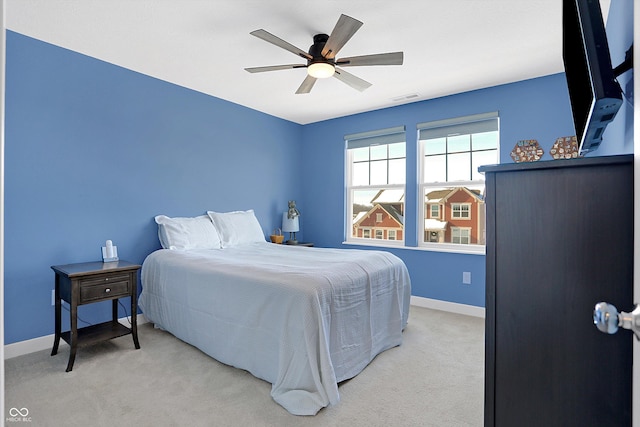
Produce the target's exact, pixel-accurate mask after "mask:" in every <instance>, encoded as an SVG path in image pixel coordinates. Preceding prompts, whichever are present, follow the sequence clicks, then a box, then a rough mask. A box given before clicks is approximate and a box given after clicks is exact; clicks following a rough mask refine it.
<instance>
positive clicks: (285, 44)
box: [249, 30, 311, 59]
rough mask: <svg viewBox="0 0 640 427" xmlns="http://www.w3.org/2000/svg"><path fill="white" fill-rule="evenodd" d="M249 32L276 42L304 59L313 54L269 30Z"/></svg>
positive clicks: (273, 42)
mask: <svg viewBox="0 0 640 427" xmlns="http://www.w3.org/2000/svg"><path fill="white" fill-rule="evenodd" d="M249 34H251V35H252V36H256V37H258V38H259V39H262V40H264V41H266V42H269V43H271V44H274V45H276V46H278V47H281V48H282V49H285V50H288V51H289V52H291V53H294V54H296V55H298V56H301V57H303V58H304V59H311V55H309V54H308V53H307V52H305V51H304V50H302V49H300V48H298V47H296V46H294V45H292V44H291V43H289V42H286V41H284V40H282V39H281V38H280V37H276V36H274V35H273V34H271V33H270V32H268V31H265V30H255V31H252V32H250V33H249Z"/></svg>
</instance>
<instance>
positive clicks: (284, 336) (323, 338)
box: [140, 242, 411, 415]
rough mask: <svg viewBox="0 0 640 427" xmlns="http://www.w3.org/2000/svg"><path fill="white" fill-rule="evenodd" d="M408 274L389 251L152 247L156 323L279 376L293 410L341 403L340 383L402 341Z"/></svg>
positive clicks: (258, 371) (269, 377)
mask: <svg viewBox="0 0 640 427" xmlns="http://www.w3.org/2000/svg"><path fill="white" fill-rule="evenodd" d="M410 287H411V285H410V279H409V274H408V272H407V269H406V267H405V265H404V263H403V262H402V261H401V260H400V259H399V258H397V257H396V256H394V255H393V254H390V253H388V252H383V251H368V250H350V249H328V248H307V247H291V246H287V245H274V244H272V243H267V242H265V243H264V244H263V243H257V244H254V245H250V246H243V247H238V248H226V249H221V250H194V251H187V252H183V251H172V250H167V249H161V250H158V251H156V252H153V253H152V254H150V255H149V256H148V257H147V259H146V260H145V261H144V263H143V266H142V294H141V295H140V307H141V309H142V311H143V312H144V315H145V316H146V318H147V319H149V321H151V322H153V323H155V324H156V325H157V326H159V327H161V328H163V329H165V330H167V331H169V332H171V333H172V334H173V335H175V336H176V337H178V338H180V339H181V340H183V341H185V342H187V343H189V344H191V345H194V346H195V347H197V348H199V349H200V350H202V351H204V352H205V353H207V354H208V355H210V356H212V357H213V358H215V359H216V360H218V361H220V362H222V363H225V364H228V365H232V366H235V367H238V368H241V369H245V370H247V371H249V372H251V373H252V374H253V375H254V376H256V377H258V378H261V379H264V380H266V381H268V382H270V383H271V384H272V389H271V396H272V397H273V399H274V400H275V401H276V402H278V403H279V404H280V405H282V406H283V407H284V408H285V409H286V410H288V411H289V412H291V413H292V414H296V415H314V414H316V413H317V412H318V411H319V410H320V409H321V408H323V407H325V406H327V405H329V404H336V403H337V402H338V401H339V395H338V382H340V381H343V380H346V379H349V378H352V377H354V376H355V375H357V374H358V373H359V372H360V371H362V370H363V369H364V368H365V367H366V366H367V364H368V363H369V362H371V360H373V358H374V357H375V356H376V355H377V354H378V353H380V352H382V351H384V350H386V349H388V348H391V347H394V346H397V345H400V344H401V342H402V330H403V329H404V327H405V326H406V323H407V318H408V314H409V299H410V294H411V289H410Z"/></svg>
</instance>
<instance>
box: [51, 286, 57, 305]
mask: <svg viewBox="0 0 640 427" xmlns="http://www.w3.org/2000/svg"><path fill="white" fill-rule="evenodd" d="M51 305H56V290H55V289H51Z"/></svg>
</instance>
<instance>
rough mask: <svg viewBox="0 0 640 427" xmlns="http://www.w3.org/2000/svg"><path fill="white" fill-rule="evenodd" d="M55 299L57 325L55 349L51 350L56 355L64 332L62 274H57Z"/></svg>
mask: <svg viewBox="0 0 640 427" xmlns="http://www.w3.org/2000/svg"><path fill="white" fill-rule="evenodd" d="M54 292H55V300H54V304H55V306H56V308H55V312H56V314H55V315H56V319H55V322H56V326H55V331H54V332H55V337H54V339H53V349H52V350H51V355H52V356H55V355H56V354H58V345H59V344H60V334H61V332H62V307H61V305H62V304H61V302H60V276H58V275H57V274H56V287H55V291H54Z"/></svg>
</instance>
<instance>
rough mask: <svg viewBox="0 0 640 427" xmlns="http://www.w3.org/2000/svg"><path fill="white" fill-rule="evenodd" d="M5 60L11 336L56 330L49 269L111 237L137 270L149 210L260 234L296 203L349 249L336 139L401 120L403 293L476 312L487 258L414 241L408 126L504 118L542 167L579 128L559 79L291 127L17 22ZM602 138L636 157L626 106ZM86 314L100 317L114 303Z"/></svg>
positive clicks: (307, 222) (412, 131) (607, 149)
mask: <svg viewBox="0 0 640 427" xmlns="http://www.w3.org/2000/svg"><path fill="white" fill-rule="evenodd" d="M630 3H631V2H612V5H611V13H610V18H609V22H608V32H609V37H610V42H611V43H610V44H611V52H612V57H613V63H614V65H617V64H618V63H620V62H622V59H624V52H625V51H626V49H627V48H628V47H629V45H630V40H631V39H632V32H633V31H632V30H633V22H632V18H631V17H632V15H633V13H631V12H630V11H629V9H630V8H631V7H632V5H630ZM609 28H611V29H612V30H611V31H609ZM6 56H7V71H6V79H7V80H6V87H7V92H6V130H5V132H6V134H5V283H4V291H5V307H4V314H5V343H6V344H10V343H13V342H17V341H22V340H26V339H30V338H36V337H40V336H44V335H49V334H52V333H53V307H52V306H51V290H52V289H53V272H52V271H51V270H50V268H49V266H51V265H54V264H66V263H72V262H82V261H92V260H98V259H99V258H100V253H99V248H100V246H101V245H102V244H103V242H104V241H105V240H106V239H112V240H113V241H114V242H115V244H117V245H118V250H119V255H120V257H121V258H122V259H127V260H130V261H133V262H138V263H141V262H142V261H143V260H144V257H145V256H146V255H147V254H149V253H150V252H151V251H153V250H155V249H157V248H158V247H159V243H158V239H157V235H156V226H155V224H154V222H153V217H154V216H155V215H157V214H161V213H162V214H166V215H170V216H193V215H198V214H202V213H204V212H205V211H206V210H209V209H211V210H219V211H228V210H236V209H250V208H252V209H254V210H255V211H256V214H257V216H258V219H259V220H260V222H261V224H262V226H263V229H264V232H265V235H268V234H270V231H271V230H272V229H273V228H275V227H277V226H279V225H280V221H281V212H282V211H283V210H284V208H285V207H286V201H287V200H289V199H296V200H297V201H298V206H299V208H300V210H301V211H302V216H301V230H302V232H301V233H300V235H299V237H300V238H301V239H304V240H307V241H314V242H315V243H316V244H317V245H319V246H327V247H352V246H347V245H343V243H342V242H343V239H344V235H343V233H344V217H343V213H344V140H343V137H344V135H345V134H351V133H357V132H363V131H368V130H374V129H382V128H387V127H392V126H398V125H405V126H406V129H407V162H408V164H407V177H408V181H407V201H406V210H407V212H408V214H407V216H406V229H407V236H408V240H407V242H406V244H407V247H408V248H404V249H403V248H398V249H395V248H394V249H389V250H390V251H391V252H393V253H394V254H396V255H398V256H399V257H400V258H402V259H403V260H404V262H405V263H406V264H407V267H408V268H409V271H410V274H411V278H412V285H413V292H412V293H413V295H415V296H420V297H425V298H433V299H439V300H443V301H451V302H456V303H461V304H469V305H475V306H484V291H485V287H484V275H485V267H484V262H485V259H484V256H482V255H464V254H455V253H441V252H429V251H425V250H420V249H416V246H417V235H418V233H417V220H416V218H417V211H418V206H417V200H418V198H417V197H416V193H417V183H416V178H415V176H416V170H417V142H416V136H417V132H416V124H417V123H420V122H426V121H431V120H438V119H447V118H452V117H457V116H464V115H469V114H477V113H483V112H490V111H498V112H499V114H500V138H501V147H500V161H501V162H511V158H510V156H509V152H510V151H511V149H512V148H513V146H514V145H515V143H516V142H517V141H518V140H521V139H537V140H538V141H539V143H540V145H541V146H542V147H543V149H544V150H545V156H544V159H545V160H549V159H550V156H549V154H548V152H549V149H550V148H551V146H552V144H553V142H554V141H555V139H556V138H558V137H560V136H567V135H573V134H574V133H575V131H574V129H573V123H572V119H571V113H570V108H569V98H568V93H567V88H566V84H565V81H564V75H562V74H558V75H553V76H547V77H542V78H538V79H533V80H528V81H523V82H517V83H513V84H508V85H503V86H497V87H493V88H488V89H483V90H477V91H473V92H468V93H463V94H458V95H453V96H448V97H444V98H439V99H434V100H429V101H424V102H418V103H413V104H407V105H403V106H397V107H394V108H387V109H383V110H378V111H372V112H368V113H363V114H357V115H353V116H349V117H344V118H338V119H333V120H328V121H324V122H319V123H314V124H310V125H305V126H300V125H297V124H294V123H290V122H287V121H284V120H281V119H278V118H275V117H272V116H269V115H265V114H263V113H259V112H256V111H254V110H251V109H248V108H245V107H242V106H239V105H236V104H233V103H229V102H226V101H223V100H220V99H217V98H215V97H211V96H207V95H204V94H201V93H198V92H194V91H191V90H188V89H185V88H182V87H179V86H176V85H172V84H169V83H166V82H162V81H159V80H157V79H154V78H151V77H148V76H144V75H141V74H138V73H135V72H132V71H129V70H125V69H123V68H120V67H116V66H113V65H111V64H108V63H105V62H102V61H98V60H95V59H92V58H89V57H86V56H84V55H81V54H78V53H74V52H71V51H68V50H65V49H62V48H59V47H56V46H53V45H49V44H47V43H43V42H40V41H37V40H34V39H31V38H29V37H25V36H22V35H19V34H17V33H13V32H11V31H8V32H7V47H6ZM632 83H633V79H632V74H631V73H628V74H627V75H626V76H623V78H622V79H621V84H622V85H623V89H625V88H627V87H630V85H632ZM628 94H629V95H630V96H632V91H628ZM604 139H605V142H604V143H603V144H602V146H601V148H600V149H599V150H598V151H597V152H596V153H594V155H610V154H621V153H629V152H632V150H633V148H632V147H633V110H632V107H630V105H628V104H625V105H624V106H623V109H622V110H621V112H620V113H619V115H618V117H617V118H616V120H615V121H614V122H613V123H612V124H611V125H610V126H609V128H608V129H607V131H606V133H605V135H604ZM292 158H293V159H297V161H291V159H292ZM292 164H293V165H297V166H296V167H294V168H293V169H292V168H291V165H292ZM412 212H413V214H411V213H412ZM359 248H364V249H369V248H366V247H359ZM463 271H469V272H471V274H472V284H471V285H470V286H469V285H463V284H462V272H463ZM125 305H126V304H125ZM120 315H124V312H122V313H120ZM80 316H81V317H82V318H83V319H84V320H86V321H88V322H99V321H104V320H107V319H108V317H109V316H110V305H109V304H108V303H106V304H92V305H88V306H83V307H80ZM64 320H65V323H64V324H63V327H67V316H65V317H64Z"/></svg>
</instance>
